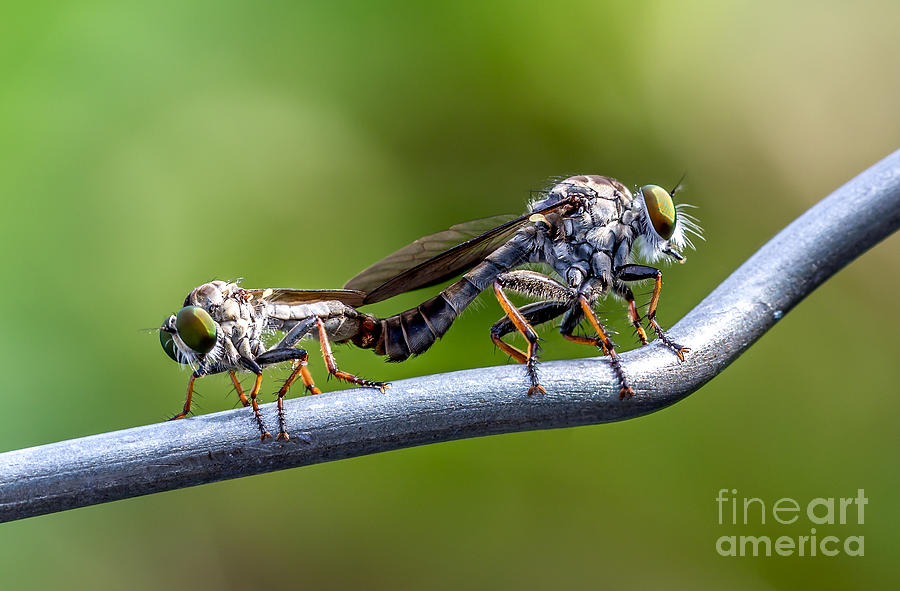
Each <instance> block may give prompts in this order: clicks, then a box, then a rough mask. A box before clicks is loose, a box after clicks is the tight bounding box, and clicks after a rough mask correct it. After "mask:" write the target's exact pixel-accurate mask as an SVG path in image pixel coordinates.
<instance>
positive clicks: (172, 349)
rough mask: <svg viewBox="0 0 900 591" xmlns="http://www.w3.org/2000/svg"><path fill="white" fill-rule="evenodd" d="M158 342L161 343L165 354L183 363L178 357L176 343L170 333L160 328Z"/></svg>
mask: <svg viewBox="0 0 900 591" xmlns="http://www.w3.org/2000/svg"><path fill="white" fill-rule="evenodd" d="M159 344H160V345H162V348H163V351H165V352H166V355H168V356H169V357H171V358H172V361H177V362H178V363H184V361H181V360H179V359H178V345H176V344H175V339H173V338H172V335H170V334H169V333H167V332H166V331H164V330H160V331H159Z"/></svg>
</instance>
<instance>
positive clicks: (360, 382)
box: [316, 316, 390, 394]
mask: <svg viewBox="0 0 900 591" xmlns="http://www.w3.org/2000/svg"><path fill="white" fill-rule="evenodd" d="M316 326H317V327H318V329H319V344H320V345H321V346H322V357H323V358H324V359H325V367H326V368H327V369H328V373H329V374H330V375H333V376H334V377H336V378H337V379H339V380H341V381H344V382H348V383H350V384H356V385H357V386H366V387H368V388H378V389H379V390H381V393H382V394H384V390H385V388H390V384H388V383H387V382H372V381H370V380H364V379H362V378H358V377H356V376H355V375H353V374H352V373H347V372H346V371H341V370H340V369H338V366H337V363H336V362H335V360H334V354H333V353H332V352H331V341H330V340H329V339H328V332H327V331H326V330H325V323H324V322H322V319H321V318H319V317H318V316H317V317H316Z"/></svg>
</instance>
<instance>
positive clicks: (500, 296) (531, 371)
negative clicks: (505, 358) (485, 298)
mask: <svg viewBox="0 0 900 591" xmlns="http://www.w3.org/2000/svg"><path fill="white" fill-rule="evenodd" d="M494 295H496V296H497V301H498V302H500V307H501V308H503V311H504V312H506V315H507V316H508V317H509V319H510V321H511V322H512V323H513V325H514V326H515V327H516V330H517V331H519V333H521V334H522V336H524V337H525V339H526V340H527V341H528V352H527V353H523V352H522V351H519V350H518V349H517V348H516V347H513V346H512V345H510V344H508V343H506V342H504V341H503V340H502V339H500V337H495V336H494V334H493V331H491V340H492V341H494V344H495V345H497V346H498V347H500V349H502V350H503V352H505V353H506V354H507V355H509V356H510V357H512V358H513V359H515V360H516V361H518V362H519V363H524V364H525V370H526V371H527V372H528V378H529V379H530V380H531V386H530V387H529V388H528V395H529V396H531V395H533V394H536V393H540V394H546V393H547V391H546V390H544V387H543V386H541V385H540V383H539V382H538V377H537V369H536V367H535V365H536V364H537V350H538V344H537V343H538V336H537V333H536V332H534V329H533V328H531V326H530V325H529V324H528V321H527V320H526V319H525V317H524V316H522V313H521V312H520V311H519V310H518V308H516V307H515V306H514V305H513V303H512V302H510V301H509V298H508V297H506V294H505V293H503V287H501V285H500V281H499V280H497V281H494Z"/></svg>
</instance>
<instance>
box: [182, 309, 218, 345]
mask: <svg viewBox="0 0 900 591" xmlns="http://www.w3.org/2000/svg"><path fill="white" fill-rule="evenodd" d="M175 330H177V331H178V336H179V337H181V340H182V341H184V344H185V345H187V346H188V347H190V348H191V349H193V350H194V351H196V352H197V353H200V354H201V355H205V354H207V353H209V352H210V351H212V348H213V347H215V346H216V323H215V321H213V319H212V316H210V315H209V313H208V312H207V311H206V310H204V309H203V308H201V307H199V306H185V307H184V308H182V309H181V310H179V311H178V315H177V316H175Z"/></svg>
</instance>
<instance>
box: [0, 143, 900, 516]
mask: <svg viewBox="0 0 900 591" xmlns="http://www.w3.org/2000/svg"><path fill="white" fill-rule="evenodd" d="M898 225H900V151H898V152H895V153H893V154H891V155H890V156H888V157H887V158H885V159H884V160H882V161H881V162H879V163H878V164H876V165H875V166H873V167H872V168H870V169H868V170H867V171H865V172H863V173H862V174H860V175H859V176H858V177H856V178H855V179H853V180H851V181H850V182H849V183H847V184H846V185H844V186H843V187H841V188H840V189H838V190H837V191H835V192H834V193H832V194H831V195H830V196H829V197H827V198H825V199H823V200H822V201H821V202H819V203H818V204H816V205H815V206H814V207H812V208H811V209H810V210H809V211H807V212H806V213H805V214H803V215H802V216H801V217H800V218H798V219H797V220H796V221H794V222H793V223H792V224H790V225H789V226H788V227H787V228H785V229H784V230H782V231H781V232H780V233H779V234H778V235H776V236H775V237H774V238H772V240H770V241H769V242H768V243H767V244H766V245H765V246H763V247H762V248H761V249H760V250H759V251H758V252H756V254H754V255H753V256H752V257H751V258H750V259H749V260H748V261H747V262H746V263H744V264H743V265H742V266H741V267H740V268H739V269H738V270H737V271H735V272H734V273H733V274H732V275H731V276H730V277H729V278H728V279H726V280H725V281H724V282H723V283H722V284H721V285H719V287H718V288H716V290H715V291H713V292H712V293H711V294H710V295H709V296H708V297H707V298H705V299H704V300H703V301H702V302H701V303H700V304H699V305H698V306H697V307H696V308H694V309H693V310H692V311H691V312H690V313H688V314H687V315H686V316H685V317H684V318H683V319H682V320H681V321H680V322H679V323H678V324H677V325H675V326H674V327H673V328H672V330H671V331H670V335H671V337H672V338H673V339H675V340H676V341H678V342H680V343H683V344H685V345H686V346H687V347H690V348H691V350H692V352H691V354H690V356H689V357H688V359H687V361H686V362H685V363H679V362H678V361H677V360H676V359H675V356H674V355H672V354H671V352H670V351H668V350H667V349H666V348H665V347H663V346H661V345H659V344H658V343H651V344H650V345H649V346H647V347H642V348H640V349H637V350H635V351H631V352H628V353H625V354H623V355H622V361H623V362H624V365H625V367H626V369H627V371H628V374H629V376H631V377H632V381H633V385H634V388H635V390H636V391H637V392H638V395H637V396H635V397H634V398H632V399H630V400H625V401H620V400H619V396H618V386H617V384H616V381H615V379H614V376H613V374H612V372H611V370H610V366H609V363H608V361H607V360H604V359H596V358H593V359H576V360H571V361H558V362H547V363H544V364H542V365H541V378H542V383H543V384H545V386H546V387H547V394H546V395H545V396H540V397H533V398H528V397H527V396H525V394H524V391H525V381H524V374H523V370H522V367H521V366H515V365H512V366H511V365H507V366H502V367H490V368H483V369H473V370H468V371H459V372H454V373H450V374H442V375H431V376H424V377H420V378H414V379H409V380H402V381H399V382H395V383H394V384H393V387H392V388H391V390H389V391H388V393H386V394H381V393H379V392H377V391H374V390H367V389H355V390H344V391H341V392H337V393H329V394H324V395H321V396H314V397H304V398H298V399H293V400H290V401H288V402H287V404H286V410H287V419H288V424H289V425H292V426H293V427H294V428H295V429H297V428H298V427H300V426H302V432H300V433H298V432H294V433H292V435H293V438H292V439H291V441H289V442H272V441H266V442H263V443H260V442H258V441H257V436H256V434H255V431H254V427H253V425H252V424H251V422H250V421H248V420H247V414H246V413H245V412H241V411H240V409H239V410H237V411H227V412H222V413H216V414H211V415H204V416H200V417H195V418H192V419H188V420H182V421H175V422H169V423H161V424H155V425H148V426H145V427H138V428H135V429H127V430H124V431H117V432H114V433H105V434H102V435H95V436H92V437H85V438H82V439H74V440H70V441H62V442H59V443H54V444H50V445H44V446H40V447H34V448H30V449H23V450H18V451H12V452H7V453H4V454H0V520H2V521H10V520H14V519H22V518H24V517H30V516H33V515H41V514H45V513H53V512H56V511H62V510H65V509H71V508H74V507H82V506H86V505H93V504H96V503H103V502H106V501H113V500H117V499H124V498H128V497H134V496H139V495H145V494H149V493H154V492H159V491H164V490H173V489H177V488H182V487H186V486H192V485H196V484H202V483H206V482H213V481H217V480H224V479H228V478H236V477H239V476H247V475H251V474H259V473H262V472H270V471H273V470H280V469H283V468H291V467H295V466H303V465H306V464H315V463H318V462H327V461H330V460H338V459H342V458H349V457H353V456H359V455H364V454H371V453H376V452H381V451H386V450H392V449H398V448H403V447H410V446H414V445H423V444H427V443H434V442H438V441H448V440H452V439H462V438H466V437H477V436H482V435H491V434H496V433H508V432H513V431H525V430H529V429H549V428H555V427H570V426H574V425H588V424H593V423H605V422H610V421H621V420H624V419H628V418H632V417H636V416H640V415H644V414H647V413H649V412H653V411H655V410H658V409H660V408H663V407H666V406H668V405H670V404H673V403H674V402H677V401H678V400H680V399H682V398H684V397H685V396H687V395H688V394H690V393H692V392H694V391H695V390H697V389H698V388H700V387H701V386H702V385H703V384H705V383H706V382H707V381H709V380H711V379H712V378H713V377H715V376H716V375H718V374H719V373H721V372H722V370H724V369H725V368H726V367H727V366H728V364H730V363H731V362H732V361H734V360H735V359H737V357H738V356H740V354H741V353H743V352H744V351H745V350H746V349H747V347H749V346H750V345H751V344H753V342H754V341H756V339H758V338H759V337H760V336H762V335H763V334H764V333H765V332H766V331H767V330H769V328H771V327H772V326H773V325H774V324H775V323H776V322H778V320H779V319H781V318H782V317H783V316H784V315H785V314H786V313H787V312H788V311H790V310H791V308H793V307H794V306H795V305H797V303H798V302H799V301H800V300H802V299H803V298H804V297H806V296H807V295H808V294H809V293H810V292H812V291H813V290H814V289H815V288H816V287H818V286H819V285H820V284H821V283H822V282H823V281H825V280H826V279H828V278H829V277H830V276H831V275H833V274H834V273H835V272H837V271H838V270H839V269H841V268H842V267H843V266H844V265H846V264H847V263H849V262H850V261H852V260H853V259H854V258H856V257H857V256H859V255H860V254H861V253H863V252H864V251H866V250H867V249H869V248H870V247H871V246H873V245H874V244H876V243H877V242H879V241H880V240H882V239H884V238H885V237H887V236H888V235H890V234H891V233H893V232H894V231H895V230H896V229H897V227H898ZM263 409H265V411H266V412H268V413H269V414H273V413H274V409H273V408H272V405H266V406H264V407H263Z"/></svg>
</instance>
